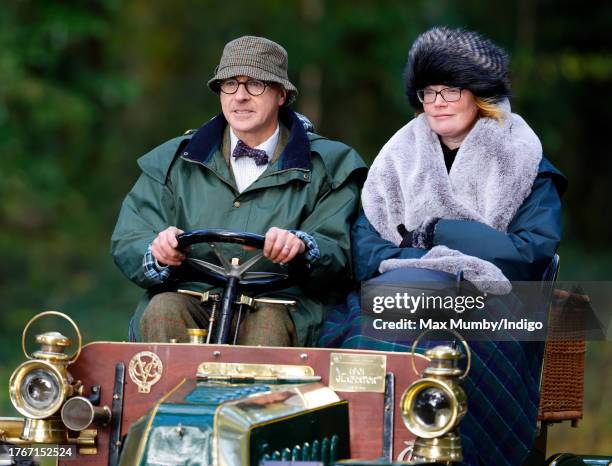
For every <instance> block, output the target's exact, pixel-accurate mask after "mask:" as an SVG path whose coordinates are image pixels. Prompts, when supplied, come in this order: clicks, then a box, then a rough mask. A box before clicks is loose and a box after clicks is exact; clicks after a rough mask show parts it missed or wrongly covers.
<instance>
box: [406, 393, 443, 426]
mask: <svg viewBox="0 0 612 466" xmlns="http://www.w3.org/2000/svg"><path fill="white" fill-rule="evenodd" d="M414 414H415V419H416V420H417V422H418V423H419V424H421V425H422V426H423V427H425V428H426V429H432V430H433V429H435V430H438V429H442V428H444V427H445V426H446V425H447V423H448V421H449V420H450V418H451V414H452V413H451V401H450V399H449V397H448V395H447V394H446V393H445V392H444V391H443V390H440V389H439V388H435V387H430V388H426V389H425V390H422V391H421V392H420V393H418V394H417V395H416V397H415V399H414Z"/></svg>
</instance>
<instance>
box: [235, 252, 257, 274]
mask: <svg viewBox="0 0 612 466" xmlns="http://www.w3.org/2000/svg"><path fill="white" fill-rule="evenodd" d="M262 257H263V252H258V253H257V254H255V255H254V256H253V257H251V258H250V259H248V260H246V261H245V262H244V263H243V264H241V265H239V266H238V267H237V269H236V271H237V272H238V274H239V275H241V276H244V275H245V273H246V271H247V270H249V269H250V268H251V267H253V266H254V265H255V264H256V263H257V262H259V259H261V258H262Z"/></svg>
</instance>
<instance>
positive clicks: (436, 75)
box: [404, 27, 511, 109]
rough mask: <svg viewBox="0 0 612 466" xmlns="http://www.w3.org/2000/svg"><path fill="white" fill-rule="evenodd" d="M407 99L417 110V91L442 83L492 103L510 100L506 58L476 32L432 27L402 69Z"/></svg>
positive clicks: (421, 38)
mask: <svg viewBox="0 0 612 466" xmlns="http://www.w3.org/2000/svg"><path fill="white" fill-rule="evenodd" d="M404 82H405V89H406V96H407V97H408V100H409V101H410V104H411V105H412V106H413V107H414V108H416V109H422V108H423V105H422V104H421V102H420V101H419V100H418V98H417V94H416V92H417V91H418V90H419V89H423V88H424V87H426V86H430V85H435V84H443V85H447V86H456V87H461V88H463V89H469V90H470V91H472V93H473V94H474V95H475V96H477V97H483V98H488V99H491V100H493V101H495V102H498V101H500V100H502V99H503V98H505V97H509V96H510V94H511V92H510V79H509V77H508V55H507V54H506V52H505V51H504V50H503V49H502V48H501V47H499V46H497V45H496V44H494V43H493V42H492V41H490V40H489V39H487V38H485V37H483V36H481V35H480V34H478V33H477V32H473V31H468V30H465V29H451V28H448V27H434V28H432V29H430V30H428V31H426V32H424V33H423V34H421V35H420V36H419V37H417V38H416V40H415V41H414V44H412V47H411V48H410V52H409V53H408V62H407V63H406V68H405V69H404Z"/></svg>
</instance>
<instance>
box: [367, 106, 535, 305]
mask: <svg viewBox="0 0 612 466" xmlns="http://www.w3.org/2000/svg"><path fill="white" fill-rule="evenodd" d="M502 108H503V109H504V110H506V111H505V113H504V119H503V121H502V122H501V123H499V122H497V121H495V120H493V119H490V118H480V119H479V120H478V121H477V122H476V124H475V125H474V127H473V128H472V130H471V131H470V132H469V134H468V135H467V136H466V138H465V139H464V141H463V143H462V144H461V147H460V148H459V151H458V152H457V156H456V158H455V161H454V163H453V165H452V167H451V169H450V172H449V173H447V171H446V166H445V164H444V155H443V153H442V147H441V145H440V141H439V139H438V136H437V135H436V133H434V132H433V131H432V129H431V128H430V127H429V124H428V123H427V119H426V116H425V114H421V115H419V116H418V117H416V118H415V119H413V120H412V121H410V122H409V123H408V124H407V125H405V126H404V127H403V128H401V129H400V130H399V131H398V132H397V133H395V135H394V136H393V137H392V138H391V139H390V140H389V141H388V142H387V143H386V144H385V145H384V147H383V148H382V149H381V151H380V153H379V154H378V156H377V157H376V159H375V160H374V163H373V164H372V167H371V168H370V172H369V174H368V178H367V180H366V182H365V185H364V189H363V192H362V195H361V200H362V204H363V209H364V211H365V214H366V217H367V218H368V220H369V221H370V223H371V224H372V226H374V228H375V229H376V230H377V231H378V233H379V234H380V235H381V236H382V237H383V238H384V239H386V240H388V241H391V242H393V243H394V244H396V245H399V243H400V242H401V240H402V238H401V236H400V235H399V233H398V232H397V225H399V224H400V223H403V224H404V225H405V226H406V228H407V229H408V230H411V231H413V230H415V229H417V228H418V227H419V226H421V225H422V224H423V223H424V222H427V221H428V220H430V219H431V218H432V217H439V218H442V219H458V220H473V221H477V222H482V223H485V224H487V225H489V226H491V227H493V228H495V229H496V230H499V231H502V232H505V231H506V229H507V227H508V224H509V223H510V221H511V220H512V218H513V217H514V215H515V214H516V212H517V210H518V208H519V207H520V206H521V204H522V203H523V201H524V200H525V199H526V198H527V196H528V195H529V193H530V192H531V188H532V186H533V182H534V180H535V178H536V176H537V174H538V166H539V164H540V160H541V159H542V145H541V144H540V140H539V139H538V137H537V136H536V134H535V133H534V132H533V130H532V129H531V128H530V127H529V126H528V125H527V123H526V122H525V121H524V120H523V119H522V118H521V117H520V116H518V115H516V114H514V113H510V106H509V104H508V102H507V101H505V102H504V103H503V105H502ZM475 240H476V241H477V239H475ZM399 267H420V268H430V269H434V270H440V271H444V272H449V273H457V272H459V271H460V270H463V272H464V277H465V278H466V279H467V280H470V281H471V282H473V283H474V285H475V286H476V287H478V288H479V289H481V291H484V292H490V293H494V294H505V293H508V292H510V290H511V285H510V282H509V281H508V279H507V278H506V277H505V276H504V275H503V273H502V272H501V270H500V269H499V268H497V267H496V266H495V265H493V264H492V263H490V262H487V261H485V260H482V259H479V258H477V257H473V256H468V255H465V254H463V253H461V252H459V251H455V250H451V249H449V248H447V247H445V246H435V247H433V248H432V249H431V250H430V251H428V252H427V254H425V255H424V256H423V257H422V258H421V259H388V260H385V261H383V262H382V263H381V264H380V268H379V271H380V272H381V273H382V272H386V271H388V270H392V269H396V268H399ZM479 282H480V283H479Z"/></svg>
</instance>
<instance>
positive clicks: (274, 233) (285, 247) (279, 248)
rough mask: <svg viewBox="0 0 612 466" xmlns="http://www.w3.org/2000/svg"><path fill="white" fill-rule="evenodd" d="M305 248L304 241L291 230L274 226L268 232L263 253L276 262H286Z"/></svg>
mask: <svg viewBox="0 0 612 466" xmlns="http://www.w3.org/2000/svg"><path fill="white" fill-rule="evenodd" d="M305 250H306V245H305V244H304V242H303V241H302V240H301V239H300V238H298V237H297V236H295V235H294V234H293V233H291V232H290V231H287V230H283V229H281V228H276V227H272V228H270V229H269V230H268V232H267V233H266V240H265V242H264V249H263V255H264V256H265V257H267V258H268V259H270V260H271V261H272V262H274V263H275V264H286V263H287V262H290V261H292V260H293V259H294V258H295V256H297V255H298V254H301V253H303V252H304V251H305Z"/></svg>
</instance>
